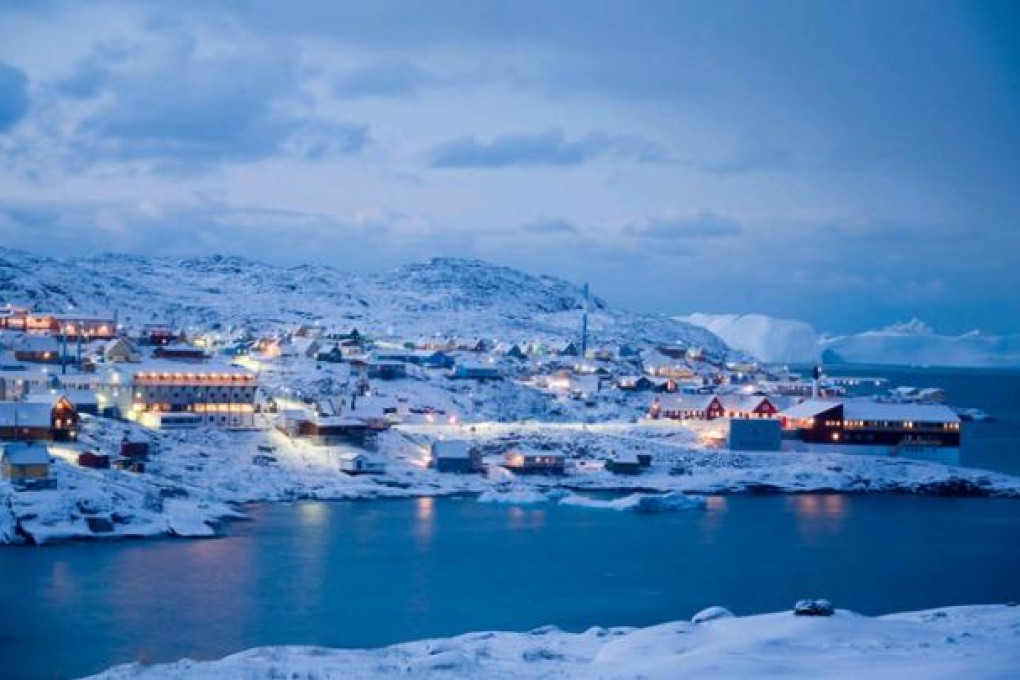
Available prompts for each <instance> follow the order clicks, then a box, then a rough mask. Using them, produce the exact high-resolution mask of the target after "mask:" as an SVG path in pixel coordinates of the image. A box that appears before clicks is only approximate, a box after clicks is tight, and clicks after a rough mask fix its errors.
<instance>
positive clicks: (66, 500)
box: [0, 419, 1020, 543]
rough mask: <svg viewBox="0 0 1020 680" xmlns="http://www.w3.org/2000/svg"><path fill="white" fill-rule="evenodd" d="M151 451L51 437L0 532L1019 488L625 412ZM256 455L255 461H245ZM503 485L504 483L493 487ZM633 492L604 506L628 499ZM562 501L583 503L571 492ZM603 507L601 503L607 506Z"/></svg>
mask: <svg viewBox="0 0 1020 680" xmlns="http://www.w3.org/2000/svg"><path fill="white" fill-rule="evenodd" d="M125 427H134V426H132V425H130V424H125V423H121V422H116V421H110V420H106V419H89V420H87V421H86V423H85V426H84V428H83V429H84V431H83V435H82V439H83V442H82V443H80V444H79V445H78V447H90V448H92V449H98V450H110V449H111V448H113V447H115V446H116V444H117V442H119V439H120V437H122V436H123V434H124V428H125ZM153 437H154V445H155V448H156V452H155V453H154V454H153V455H152V456H151V457H150V460H149V461H148V462H147V464H146V471H145V472H144V473H141V474H139V473H133V472H125V471H117V470H104V471H97V470H89V469H85V468H81V467H78V466H77V465H75V464H74V463H73V462H72V460H73V457H74V455H75V453H76V451H75V450H74V449H68V450H67V451H63V449H61V448H60V447H54V449H53V450H54V451H55V452H56V454H57V458H56V461H55V464H54V471H55V477H56V481H57V488H56V489H54V490H49V491H15V490H14V489H13V488H12V487H11V486H9V485H6V484H0V543H11V542H20V541H31V542H34V543H44V542H48V541H55V540H62V539H78V538H84V539H100V538H124V537H146V536H212V535H215V534H216V533H217V526H218V522H219V521H220V520H222V519H226V518H237V517H243V516H244V514H243V512H242V511H241V510H240V509H239V508H238V504H242V503H253V502H272V501H293V500H297V499H319V500H353V499H365V500H367V499H375V498H400V497H414V496H442V495H457V494H487V496H483V497H482V498H483V499H486V500H504V501H505V500H510V501H513V502H519V499H520V498H522V497H529V498H530V499H531V501H532V502H535V501H543V500H546V499H547V495H548V494H550V492H552V494H553V496H554V500H557V501H559V500H562V496H559V497H555V495H556V494H557V493H560V494H562V493H564V492H574V493H575V494H576V493H577V492H580V493H585V492H613V493H617V494H620V495H628V494H643V495H645V496H648V495H655V494H676V493H684V494H713V493H745V492H751V493H755V492H757V493H761V492H768V493H812V492H845V493H866V492H867V493H904V494H924V495H952V496H997V497H1009V498H1020V478H1016V477H1011V476H1008V475H1003V474H998V473H993V472H988V471H984V470H977V469H970V468H960V467H951V466H946V465H941V464H937V463H920V462H914V461H908V460H900V459H894V458H878V457H871V456H854V455H834V454H805V453H797V454H789V453H785V454H784V453H735V452H729V451H721V450H718V449H708V448H705V447H703V446H701V445H700V444H699V443H698V441H697V437H696V435H695V433H693V432H692V431H690V430H688V429H686V428H680V427H675V426H674V427H661V426H656V425H646V424H640V423H639V424H632V423H602V424H598V425H583V426H582V425H569V424H550V423H524V424H519V423H518V424H508V423H479V424H476V425H472V426H458V427H439V426H425V425H421V426H406V427H405V426H402V427H399V428H397V429H394V430H391V431H389V432H385V433H383V434H382V435H380V437H379V440H378V442H377V444H376V446H375V450H374V451H372V452H371V455H373V456H376V457H378V458H379V459H380V460H383V461H385V464H386V473H385V474H382V475H375V476H356V477H352V476H348V475H345V474H342V473H340V472H339V456H340V454H341V453H342V452H343V451H344V449H342V448H338V447H317V446H310V445H306V444H298V443H294V442H292V441H291V440H289V439H287V438H286V437H284V436H283V435H282V434H280V433H278V432H274V431H252V432H223V431H215V430H200V431H181V432H163V433H154V434H153ZM438 438H462V439H466V440H468V441H470V442H471V443H472V445H474V446H477V447H478V448H479V449H480V450H482V451H483V452H485V453H486V461H487V462H488V463H489V473H488V474H486V475H477V474H476V475H458V474H449V473H438V472H435V471H434V470H431V469H428V468H427V467H426V466H425V465H424V462H423V455H424V452H425V450H426V449H427V446H428V443H429V442H431V441H433V440H435V439H438ZM509 446H515V447H524V448H531V449H537V450H556V451H562V452H564V453H565V454H566V455H567V456H568V461H569V464H568V473H567V474H566V475H564V476H562V477H516V478H515V477H514V476H513V475H512V474H510V473H509V472H507V471H506V470H504V469H503V468H500V467H499V466H498V463H499V462H500V460H501V452H502V451H503V450H505V449H506V448H507V447H509ZM622 452H631V453H648V454H651V455H652V457H653V461H654V462H653V463H652V465H651V467H650V468H648V469H647V470H645V471H643V472H642V473H641V474H638V475H616V474H611V473H609V472H608V471H606V470H605V469H604V468H603V467H602V465H601V461H602V460H604V459H605V458H607V457H610V456H612V455H614V454H618V453H622ZM256 460H258V461H260V462H258V463H256V462H255V461H256ZM506 494H509V495H506ZM638 502H640V501H639V500H638V499H632V500H631V501H628V502H624V503H617V505H622V506H628V504H637V503H638ZM568 503H572V504H575V505H587V506H588V507H593V508H597V507H603V506H604V504H602V505H600V504H599V503H587V504H586V503H585V501H584V499H583V497H582V498H580V499H578V498H576V497H575V498H574V499H572V500H570V501H568ZM610 507H612V506H610Z"/></svg>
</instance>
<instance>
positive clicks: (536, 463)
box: [500, 449, 567, 475]
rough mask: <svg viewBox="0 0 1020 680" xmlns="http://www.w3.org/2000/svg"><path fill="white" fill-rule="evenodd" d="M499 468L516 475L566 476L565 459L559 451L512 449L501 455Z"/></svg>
mask: <svg viewBox="0 0 1020 680" xmlns="http://www.w3.org/2000/svg"><path fill="white" fill-rule="evenodd" d="M500 465H501V467H504V468H506V469H507V470H509V471H511V472H513V473H514V474H518V475H562V474H566V470H567V459H566V456H564V455H563V453H561V452H559V451H532V450H522V449H513V450H511V451H507V452H506V453H505V454H503V462H502V463H501V464H500Z"/></svg>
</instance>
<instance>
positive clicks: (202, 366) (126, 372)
mask: <svg viewBox="0 0 1020 680" xmlns="http://www.w3.org/2000/svg"><path fill="white" fill-rule="evenodd" d="M107 371H109V372H114V373H118V374H120V375H121V376H124V377H125V378H134V376H136V375H138V374H139V373H194V374H206V373H228V374H230V375H254V374H253V373H252V372H251V371H249V370H248V369H247V368H243V367H241V366H235V365H233V364H217V363H205V362H203V363H184V362H180V361H173V360H161V359H149V360H146V361H143V362H140V363H137V364H131V365H125V364H118V365H116V366H111V367H110V368H108V369H107Z"/></svg>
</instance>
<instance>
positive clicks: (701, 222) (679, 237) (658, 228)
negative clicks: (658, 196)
mask: <svg viewBox="0 0 1020 680" xmlns="http://www.w3.org/2000/svg"><path fill="white" fill-rule="evenodd" d="M623 231H624V233H625V234H627V235H629V236H632V237H635V238H639V239H646V240H651V241H663V242H668V241H688V240H701V239H718V238H727V237H731V236H740V235H741V234H743V233H744V228H743V227H742V226H740V225H739V224H737V223H736V222H734V221H733V220H731V219H728V218H725V217H721V216H719V215H716V214H714V213H701V214H700V215H697V216H696V217H693V218H687V217H649V218H646V219H644V220H641V221H640V222H632V223H631V224H628V225H626V226H625V227H624V230H623Z"/></svg>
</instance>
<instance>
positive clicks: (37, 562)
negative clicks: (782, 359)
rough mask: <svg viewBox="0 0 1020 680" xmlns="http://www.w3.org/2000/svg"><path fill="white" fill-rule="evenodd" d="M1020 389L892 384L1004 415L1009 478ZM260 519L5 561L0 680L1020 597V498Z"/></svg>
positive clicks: (413, 507)
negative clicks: (499, 632)
mask: <svg viewBox="0 0 1020 680" xmlns="http://www.w3.org/2000/svg"><path fill="white" fill-rule="evenodd" d="M877 370H878V369H875V370H874V371H868V372H870V373H876V372H877ZM849 372H855V373H861V372H862V371H861V370H852V371H849ZM886 372H887V373H888V371H886ZM919 378H929V379H928V380H921V379H919ZM1018 381H1020V376H1018V375H1016V374H1013V375H1007V376H1005V377H1004V378H1001V379H1000V378H999V377H995V376H988V375H985V376H983V377H982V376H981V375H980V374H975V375H971V374H967V373H960V372H954V373H951V374H945V375H941V374H938V373H935V372H927V371H922V372H920V373H918V372H916V371H914V372H910V371H907V372H906V376H905V377H903V378H899V379H897V382H899V383H905V384H916V385H928V384H939V385H943V386H945V387H946V388H947V390H948V392H949V395H950V401H951V402H952V403H954V404H960V405H967V406H977V407H980V408H983V409H985V410H987V411H989V412H991V413H992V414H994V415H995V416H997V417H998V418H999V420H998V422H997V423H994V424H990V425H988V426H980V428H979V427H978V426H975V427H974V428H972V431H971V432H970V433H969V434H968V436H969V437H970V438H971V441H969V442H968V446H971V444H972V443H973V440H976V441H977V442H978V443H977V445H976V446H975V447H972V448H971V451H972V453H970V454H968V462H971V463H973V464H979V465H981V466H984V467H990V468H995V469H1001V470H1006V471H1010V470H1012V471H1017V467H1018V466H1017V465H1016V458H1015V457H1016V456H1017V455H1018V450H1017V447H1016V444H1017V443H1018V432H1017V429H1016V428H1017V418H1018V408H1017V403H1016V399H1017V394H1018V390H1020V382H1018ZM971 456H973V458H971ZM251 512H252V515H253V517H254V520H255V521H253V522H243V523H237V524H233V525H231V526H230V527H229V536H228V537H226V538H220V539H214V540H200V541H174V540H156V541H125V542H118V543H79V544H68V545H53V546H46V547H43V548H6V549H0V677H2V678H7V677H11V678H47V677H71V676H76V675H81V674H85V673H89V672H95V671H98V670H101V669H103V668H106V667H108V666H110V665H113V664H116V663H122V662H127V661H133V660H150V661H157V662H158V661H168V660H173V659H177V658H181V657H192V658H214V657H219V656H223V655H225V654H229V653H232V652H236V651H239V650H242V649H245V648H248V647H252V646H257V645H270V644H314V645H328V646H338V647H363V646H376V645H384V644H389V643H393V642H398V641H403V640H409V639H415V638H421V637H429V636H441V635H452V634H457V633H463V632H467V631H471V630H482V629H508V630H525V629H528V628H532V627H535V626H539V625H543V624H547V623H552V624H556V625H559V626H561V627H564V628H567V629H570V630H582V629H584V628H587V627H589V626H592V625H618V624H626V625H648V624H653V623H659V622H663V621H668V620H673V619H677V618H686V617H689V616H691V614H693V613H694V612H695V611H697V610H698V609H700V608H702V607H706V606H709V605H717V604H718V605H724V606H727V607H729V608H731V609H733V610H734V611H735V612H737V613H741V614H748V613H755V612H762V611H773V610H779V609H787V608H790V607H791V606H792V604H793V602H794V601H795V600H797V599H798V598H801V597H828V598H830V599H831V600H833V601H834V602H835V603H836V604H837V606H840V607H846V608H850V609H854V610H857V611H860V612H863V613H868V614H880V613H884V612H890V611H900V610H909V609H919V608H926V607H935V606H941V605H952V604H969V603H982V602H1003V601H1009V600H1020V501H1010V500H1002V499H942V498H914V497H908V496H842V495H838V494H832V495H807V496H790V497H783V496H729V497H714V498H712V499H710V503H709V507H708V509H707V510H704V511H692V512H679V513H674V514H663V515H650V516H645V515H635V514H632V513H626V512H613V511H606V510H593V509H585V508H577V507H560V506H555V505H535V506H522V507H507V506H502V505H487V504H482V503H477V502H475V501H473V500H471V499H429V498H425V499H415V500H401V501H375V502H340V503H315V502H308V503H297V504H288V505H263V506H255V507H253V508H251Z"/></svg>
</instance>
